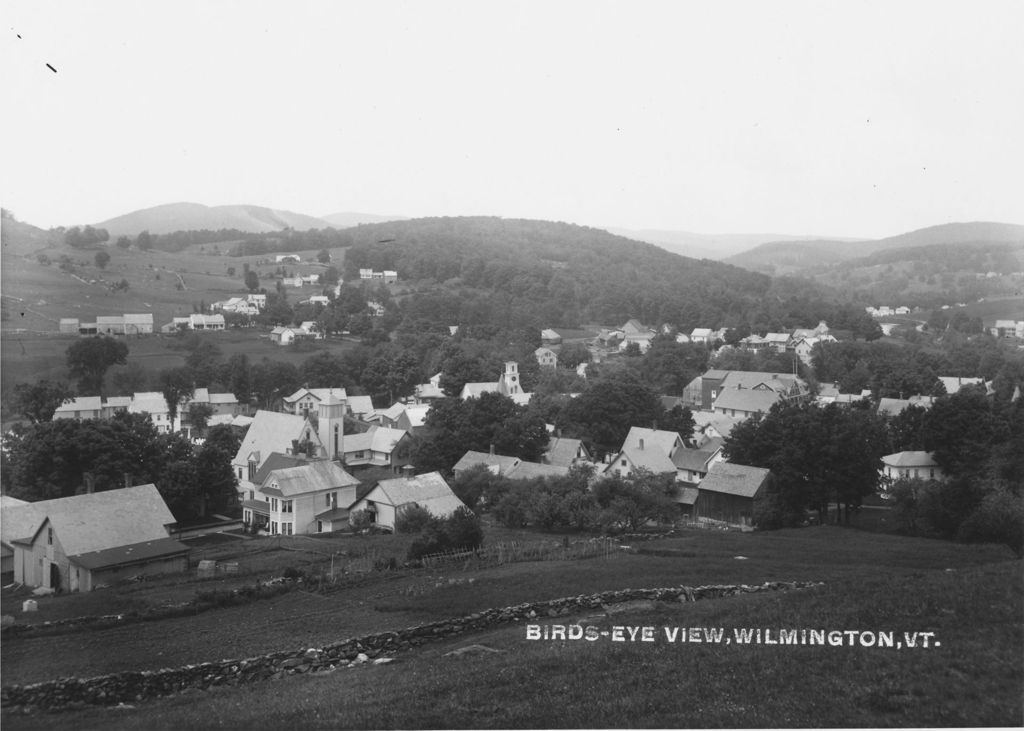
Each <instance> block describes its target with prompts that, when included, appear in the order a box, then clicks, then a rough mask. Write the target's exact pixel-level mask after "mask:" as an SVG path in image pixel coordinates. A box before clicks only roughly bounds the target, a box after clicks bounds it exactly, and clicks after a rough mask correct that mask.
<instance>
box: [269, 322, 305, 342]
mask: <svg viewBox="0 0 1024 731" xmlns="http://www.w3.org/2000/svg"><path fill="white" fill-rule="evenodd" d="M303 335H305V333H304V332H302V330H300V329H299V328H296V327H282V326H280V325H279V326H278V327H275V328H274V329H273V330H271V331H270V340H271V341H272V342H275V343H277V344H278V345H291V344H292V343H293V342H295V340H296V339H297V338H300V337H302V336H303Z"/></svg>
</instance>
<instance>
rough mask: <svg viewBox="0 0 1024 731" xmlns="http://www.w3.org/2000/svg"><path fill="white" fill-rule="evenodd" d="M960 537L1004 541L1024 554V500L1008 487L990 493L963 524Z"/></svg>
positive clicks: (991, 541)
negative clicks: (1010, 491) (1008, 489)
mask: <svg viewBox="0 0 1024 731" xmlns="http://www.w3.org/2000/svg"><path fill="white" fill-rule="evenodd" d="M957 540H960V541H963V542H964V543H1003V544H1005V545H1007V546H1009V547H1010V548H1011V549H1012V550H1013V551H1014V553H1016V554H1017V555H1018V556H1020V555H1022V554H1024V499H1022V498H1020V497H1017V496H1015V495H1012V494H1011V493H1009V492H1008V491H1005V490H997V491H995V492H991V493H989V494H988V495H986V496H985V497H984V499H982V501H981V503H980V504H979V505H978V507H977V508H975V510H974V511H973V512H972V513H971V514H970V515H969V516H967V519H966V520H964V522H963V523H961V524H960V529H959V530H958V531H957Z"/></svg>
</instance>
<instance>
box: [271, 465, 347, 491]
mask: <svg viewBox="0 0 1024 731" xmlns="http://www.w3.org/2000/svg"><path fill="white" fill-rule="evenodd" d="M265 482H266V483H267V484H274V483H276V486H277V489H278V490H280V491H281V495H282V496H283V497H286V498H290V497H293V496H295V495H302V494H304V493H309V492H320V491H321V490H333V489H336V488H339V487H351V486H353V485H358V484H359V480H357V479H356V478H354V477H353V476H352V475H350V474H349V473H348V472H346V471H345V470H343V469H342V468H341V467H340V466H339V465H338V463H337V462H330V461H328V460H317V461H315V462H307V463H306V464H303V465H299V466H297V467H285V468H283V469H278V470H274V471H272V472H271V473H270V474H269V475H268V476H267V479H266V481H265Z"/></svg>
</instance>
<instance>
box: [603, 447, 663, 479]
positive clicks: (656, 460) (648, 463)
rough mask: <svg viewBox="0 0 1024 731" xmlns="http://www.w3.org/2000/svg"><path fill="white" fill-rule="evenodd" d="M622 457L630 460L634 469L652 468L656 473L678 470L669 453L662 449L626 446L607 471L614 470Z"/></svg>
mask: <svg viewBox="0 0 1024 731" xmlns="http://www.w3.org/2000/svg"><path fill="white" fill-rule="evenodd" d="M622 459H625V460H626V461H627V462H629V464H630V466H632V467H633V469H645V470H650V471H651V472H653V473H654V474H656V475H657V474H661V473H663V472H676V466H675V464H673V462H672V460H671V459H669V457H668V455H667V454H665V453H664V452H663V451H661V450H660V449H652V448H650V447H645V448H644V449H639V448H637V447H626V448H625V449H623V450H622V451H621V452H619V453H618V454H617V455H616V456H615V459H614V460H613V461H612V462H611V463H610V464H609V465H608V467H607V468H606V469H605V472H611V471H614V470H615V469H616V467H617V465H618V462H619V461H620V460H622Z"/></svg>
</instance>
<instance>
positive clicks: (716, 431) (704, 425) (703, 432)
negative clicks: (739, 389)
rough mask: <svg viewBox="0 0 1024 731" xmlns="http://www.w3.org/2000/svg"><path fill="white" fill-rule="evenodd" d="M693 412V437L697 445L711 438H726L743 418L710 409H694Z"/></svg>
mask: <svg viewBox="0 0 1024 731" xmlns="http://www.w3.org/2000/svg"><path fill="white" fill-rule="evenodd" d="M692 413H693V437H692V441H693V443H694V444H695V445H697V446H700V444H701V443H704V442H706V441H707V440H709V439H724V438H725V437H727V436H729V435H730V434H731V433H732V430H733V428H734V427H735V426H736V425H737V424H739V423H740V422H741V421H743V419H740V418H737V417H732V416H726V415H725V414H717V413H715V412H708V411H694V412H692Z"/></svg>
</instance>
